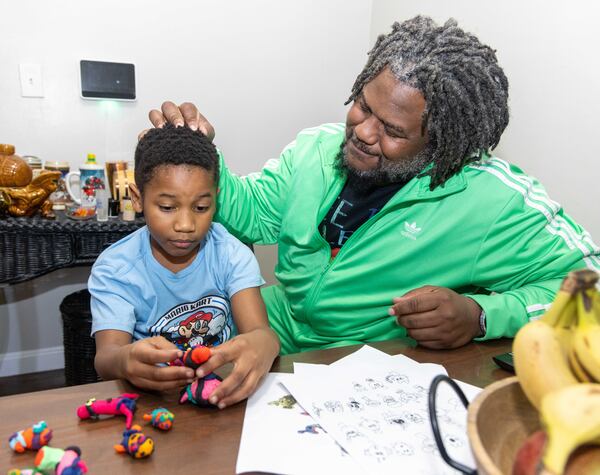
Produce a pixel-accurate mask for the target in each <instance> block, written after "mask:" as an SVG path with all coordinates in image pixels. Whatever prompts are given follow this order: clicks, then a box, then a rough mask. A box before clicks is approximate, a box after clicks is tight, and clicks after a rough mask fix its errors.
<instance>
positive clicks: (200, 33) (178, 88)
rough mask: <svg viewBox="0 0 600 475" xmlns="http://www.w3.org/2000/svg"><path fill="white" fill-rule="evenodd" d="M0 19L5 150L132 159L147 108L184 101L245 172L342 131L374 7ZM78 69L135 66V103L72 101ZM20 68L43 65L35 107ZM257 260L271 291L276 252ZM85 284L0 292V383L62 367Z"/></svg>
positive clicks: (23, 7)
mask: <svg viewBox="0 0 600 475" xmlns="http://www.w3.org/2000/svg"><path fill="white" fill-rule="evenodd" d="M0 16H2V18H3V19H4V20H5V21H4V22H3V26H2V40H1V41H2V46H1V47H0V65H1V66H0V143H12V144H14V145H15V146H16V148H17V153H18V154H21V155H24V154H29V155H37V156H39V157H41V158H42V159H45V160H67V161H69V162H70V163H71V165H72V167H76V166H77V164H79V163H80V162H82V161H83V160H84V158H85V156H86V154H87V153H88V152H93V153H96V155H97V157H98V160H99V161H100V162H104V161H107V160H131V159H132V157H133V151H134V148H135V144H136V137H137V133H138V132H139V131H140V130H142V129H143V128H146V127H147V126H148V121H147V113H148V111H149V110H150V109H151V108H155V107H159V106H160V104H161V102H162V101H163V100H167V99H170V100H173V101H176V102H182V101H185V100H189V101H193V102H195V103H196V104H198V105H199V106H200V108H201V110H202V111H203V113H204V114H205V115H206V116H207V117H208V118H209V119H210V120H211V121H212V123H213V125H214V126H215V128H216V130H217V137H216V141H215V142H216V143H217V145H218V146H219V147H220V148H221V149H222V150H223V151H224V153H225V155H226V157H227V160H228V163H229V165H230V166H231V168H232V169H233V170H235V171H236V172H238V173H241V174H245V173H248V172H251V171H256V170H258V169H259V168H260V166H261V165H262V164H263V163H264V161H266V159H267V158H270V157H272V156H275V155H277V154H278V153H279V151H280V150H281V149H282V148H283V147H284V146H285V145H287V143H289V142H290V141H291V140H292V139H293V138H294V136H295V134H296V132H297V131H298V130H299V129H301V128H302V127H308V126H313V125H317V124H319V123H322V122H328V121H339V120H343V118H344V114H345V107H344V106H343V103H344V101H345V100H346V98H347V96H348V94H349V91H350V88H351V86H352V83H353V81H354V79H355V77H356V75H357V74H358V72H359V71H360V69H361V68H362V66H363V64H364V62H365V60H366V51H367V50H368V44H369V27H370V25H369V19H370V17H371V1H370V0H369V1H365V0H327V1H322V0H297V1H286V2H281V1H277V0H251V1H242V0H238V1H219V2H214V1H206V0H196V1H192V0H187V1H180V2H164V1H161V2H158V1H155V0H152V1H148V0H146V1H141V0H127V1H117V0H105V1H103V2H95V3H93V4H92V3H91V2H85V1H81V2H77V1H74V0H73V1H66V0H53V1H50V2H39V1H35V0H20V1H18V2H2V4H0ZM80 59H92V60H104V61H122V62H132V63H135V65H136V81H137V95H138V100H137V101H136V102H134V103H126V102H97V101H84V100H82V99H80V97H79V76H78V74H79V72H78V71H79V70H78V68H79V60H80ZM19 63H37V64H40V65H41V66H42V70H43V86H44V92H45V96H44V97H43V98H22V97H21V96H20V84H19V69H18V65H19ZM257 255H258V257H259V260H260V263H261V268H262V270H263V273H264V274H265V277H266V278H267V280H268V281H271V282H272V281H273V277H272V268H273V265H274V261H275V258H274V249H273V248H267V249H266V250H265V249H259V248H257ZM87 273H88V269H87V268H83V269H75V270H72V271H64V272H63V271H61V272H57V273H54V274H51V275H50V276H48V277H46V278H43V279H38V280H36V281H33V282H31V283H28V284H19V285H17V286H14V287H11V288H8V289H0V376H3V375H7V374H12V373H15V372H28V371H34V370H43V369H49V368H53V367H57V366H59V365H60V361H59V360H60V358H59V357H58V356H56V354H57V351H58V352H59V350H60V345H61V322H60V318H59V312H58V303H59V302H60V300H61V299H62V297H63V296H64V295H67V294H68V293H70V292H72V291H73V290H77V289H79V288H83V287H84V286H85V282H86V278H87ZM40 348H42V349H46V350H45V352H44V351H42V352H41V353H40V352H39V349H40ZM48 349H50V350H48ZM57 349H58V350H57ZM23 351H25V352H27V351H29V353H27V354H26V355H25V356H24V355H23V354H21V353H18V352H23ZM48 351H51V352H52V354H54V357H52V358H50V357H48ZM36 355H38V356H40V355H45V357H44V358H42V356H40V357H39V358H37V357H36Z"/></svg>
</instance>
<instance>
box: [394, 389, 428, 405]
mask: <svg viewBox="0 0 600 475" xmlns="http://www.w3.org/2000/svg"><path fill="white" fill-rule="evenodd" d="M396 394H397V396H396V397H398V398H399V399H400V402H402V403H403V404H407V403H409V402H417V403H418V402H424V400H425V396H426V395H425V394H423V393H421V392H414V393H410V392H407V391H404V390H403V389H398V390H397V391H396Z"/></svg>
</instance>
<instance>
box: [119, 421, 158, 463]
mask: <svg viewBox="0 0 600 475" xmlns="http://www.w3.org/2000/svg"><path fill="white" fill-rule="evenodd" d="M115 450H116V451H117V452H118V453H120V454H125V453H126V454H129V455H131V456H132V457H133V458H136V459H141V458H145V457H149V456H150V455H151V454H152V452H154V440H152V438H150V437H148V436H147V435H144V434H143V433H142V428H141V427H140V426H139V425H137V424H135V425H134V426H133V427H131V429H126V430H125V431H123V440H122V441H121V443H120V444H118V445H115Z"/></svg>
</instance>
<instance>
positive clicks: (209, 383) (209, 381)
mask: <svg viewBox="0 0 600 475" xmlns="http://www.w3.org/2000/svg"><path fill="white" fill-rule="evenodd" d="M221 381H223V380H222V379H221V378H220V377H219V376H217V375H216V374H215V373H210V374H209V375H207V376H205V377H204V378H201V379H196V380H195V381H194V382H192V383H191V384H188V385H187V386H186V387H185V388H184V389H183V390H182V391H181V395H180V397H179V404H183V403H184V402H191V403H192V404H195V405H196V406H200V407H214V404H211V403H210V402H208V398H209V397H210V395H211V394H212V393H213V391H214V390H215V389H217V388H218V387H219V385H220V384H221Z"/></svg>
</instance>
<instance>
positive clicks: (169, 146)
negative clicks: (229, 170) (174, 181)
mask: <svg viewBox="0 0 600 475" xmlns="http://www.w3.org/2000/svg"><path fill="white" fill-rule="evenodd" d="M168 165H188V166H192V167H200V168H203V169H204V170H206V171H207V172H209V173H211V174H212V176H213V179H214V182H215V186H217V185H218V183H219V156H218V155H217V149H216V147H215V146H214V145H213V143H212V142H211V141H210V140H208V139H207V138H206V136H205V135H204V134H203V133H202V132H200V131H193V130H192V129H190V128H189V127H187V126H185V127H174V126H173V125H171V124H166V125H165V126H164V127H163V128H161V129H158V128H156V129H150V130H149V131H148V132H147V133H146V135H144V137H142V139H141V140H140V141H139V143H138V145H137V148H136V149H135V184H136V185H137V187H138V189H139V190H140V193H142V192H143V190H144V186H145V185H146V184H147V183H148V182H149V181H150V180H152V178H153V177H154V173H155V171H156V168H157V167H160V166H168Z"/></svg>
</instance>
